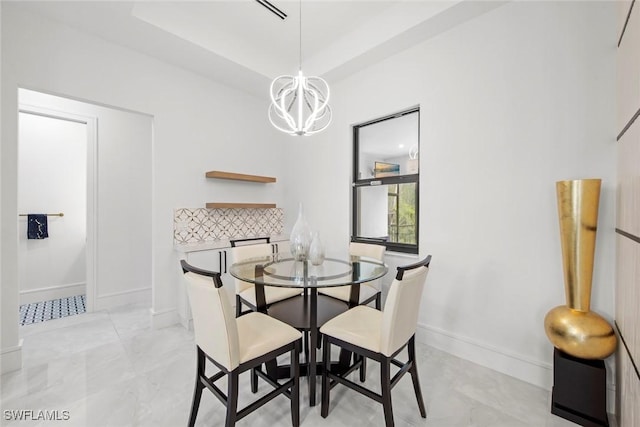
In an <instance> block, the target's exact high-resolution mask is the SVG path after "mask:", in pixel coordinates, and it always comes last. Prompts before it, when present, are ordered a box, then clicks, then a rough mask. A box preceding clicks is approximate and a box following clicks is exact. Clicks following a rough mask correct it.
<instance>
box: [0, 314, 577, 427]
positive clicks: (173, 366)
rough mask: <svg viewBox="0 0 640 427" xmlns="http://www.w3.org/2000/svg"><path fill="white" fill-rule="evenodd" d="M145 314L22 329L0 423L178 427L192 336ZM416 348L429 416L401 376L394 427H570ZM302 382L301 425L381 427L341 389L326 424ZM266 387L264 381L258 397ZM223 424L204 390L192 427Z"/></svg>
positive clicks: (529, 400)
mask: <svg viewBox="0 0 640 427" xmlns="http://www.w3.org/2000/svg"><path fill="white" fill-rule="evenodd" d="M148 313H149V311H148V308H145V307H142V306H128V307H124V308H120V309H117V310H111V311H108V312H107V311H104V312H97V313H88V314H81V315H77V316H72V317H67V318H63V319H56V320H51V321H48V322H44V323H39V324H34V325H27V326H22V327H21V333H22V337H23V338H24V343H23V345H24V347H23V355H24V368H23V369H22V370H21V371H18V372H13V373H9V374H5V375H3V376H2V377H1V382H0V384H1V385H0V388H1V394H0V397H1V404H0V406H1V409H2V413H3V415H2V421H1V425H3V426H36V425H38V426H40V425H61V426H83V427H91V426H154V427H158V426H185V425H186V422H187V417H188V412H189V407H190V403H191V397H192V387H193V380H194V372H195V371H194V370H195V353H194V343H193V333H192V332H189V331H187V330H185V329H184V328H182V327H181V326H175V327H170V328H166V329H161V330H151V329H150V327H149V314H148ZM417 351H418V363H419V364H418V369H419V371H420V377H421V383H422V392H423V395H424V398H425V405H426V407H427V417H428V418H427V419H426V420H424V419H422V418H420V414H419V412H418V408H417V405H416V402H415V398H414V394H413V389H412V385H411V380H410V378H409V376H406V377H404V378H403V379H402V381H401V382H400V383H399V384H398V385H397V386H396V388H395V389H394V391H393V395H392V396H393V405H394V415H395V423H396V425H397V426H437V427H449V426H456V427H458V426H459V427H466V426H474V427H480V426H487V427H489V426H490V427H500V426H504V427H518V426H533V427H556V426H557V427H560V426H575V424H573V423H571V422H568V421H566V420H564V419H562V418H558V417H556V416H554V415H551V414H550V413H549V401H550V397H549V392H548V391H547V390H543V389H540V388H537V387H535V386H532V385H530V384H527V383H525V382H522V381H519V380H517V379H514V378H512V377H509V376H506V375H503V374H500V373H497V372H494V371H492V370H490V369H487V368H484V367H481V366H478V365H475V364H473V363H471V362H468V361H466V360H463V359H459V358H457V357H454V356H451V355H449V354H447V353H444V352H441V351H438V350H435V349H433V348H430V347H428V346H426V345H422V344H419V345H418V347H417ZM376 365H377V364H376V363H375V362H370V363H369V365H368V367H369V369H368V376H367V378H368V380H367V383H368V385H369V386H372V385H374V386H375V385H376V382H377V381H376V378H377V377H376V375H378V372H379V371H378V369H377V366H376ZM243 381H244V383H243V384H241V388H240V390H241V394H240V406H241V407H243V406H244V405H245V404H246V402H247V401H248V400H249V399H251V398H253V395H252V394H251V393H250V391H249V380H248V377H247V375H246V374H245V375H244V378H243ZM222 385H223V386H224V382H223V383H222ZM301 385H302V387H301V389H302V393H301V402H302V406H301V425H302V426H308V427H314V426H318V427H320V426H345V427H346V426H348V427H351V426H356V425H363V426H383V425H384V418H383V414H382V407H381V406H380V405H378V404H377V403H376V402H373V401H371V400H369V399H367V398H365V397H363V396H361V395H359V394H357V393H355V392H353V391H351V390H348V389H346V388H344V387H340V386H337V387H336V388H334V390H333V391H332V395H331V409H330V412H329V417H328V418H326V419H323V418H322V417H321V416H320V406H316V407H313V408H310V407H309V406H308V389H307V383H306V381H305V380H302V382H301ZM223 389H224V388H223ZM268 389H269V387H268V386H266V385H265V384H263V383H261V385H260V389H259V393H266V392H267V391H268ZM319 391H320V388H319V387H318V393H319ZM288 405H289V401H288V400H287V399H286V398H284V397H277V398H276V399H275V400H273V401H272V402H270V404H267V405H266V406H263V407H262V408H260V409H259V410H258V411H256V412H254V413H253V414H250V415H249V416H247V417H246V418H245V419H243V420H241V421H240V422H239V423H238V425H239V426H252V427H253V426H268V427H278V426H283V427H287V426H290V425H291V421H290V413H289V409H288ZM17 409H31V410H34V411H37V410H49V411H52V410H58V411H60V412H61V411H69V412H68V414H69V420H68V421H49V422H42V421H21V422H18V421H12V420H7V419H5V418H6V417H5V411H6V410H17ZM223 422H224V410H223V406H222V405H221V404H220V403H219V402H218V401H217V399H215V398H214V397H213V396H212V395H211V394H210V393H207V391H206V390H205V392H204V395H203V399H202V405H201V408H200V412H199V414H198V419H197V423H196V425H198V426H221V425H223Z"/></svg>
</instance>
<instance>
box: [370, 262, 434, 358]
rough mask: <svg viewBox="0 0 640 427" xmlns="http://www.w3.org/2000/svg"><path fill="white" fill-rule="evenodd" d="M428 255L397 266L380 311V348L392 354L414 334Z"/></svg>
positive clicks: (384, 352)
mask: <svg viewBox="0 0 640 427" xmlns="http://www.w3.org/2000/svg"><path fill="white" fill-rule="evenodd" d="M430 262H431V255H429V256H428V257H426V258H425V259H423V260H422V261H420V262H418V263H415V264H412V265H408V266H405V267H398V272H397V274H396V277H395V279H394V280H393V282H392V283H391V288H390V289H389V295H388V296H387V301H386V304H385V306H384V310H383V313H382V331H381V336H380V339H381V342H380V351H381V353H382V354H384V355H385V356H391V355H392V354H393V353H394V352H395V351H396V350H398V349H399V348H400V347H402V346H403V345H404V344H405V343H406V342H407V341H408V340H409V338H411V337H412V336H413V334H415V333H416V326H417V324H418V311H419V310H420V301H421V298H422V290H423V289H424V283H425V281H426V279H427V273H428V272H429V263H430Z"/></svg>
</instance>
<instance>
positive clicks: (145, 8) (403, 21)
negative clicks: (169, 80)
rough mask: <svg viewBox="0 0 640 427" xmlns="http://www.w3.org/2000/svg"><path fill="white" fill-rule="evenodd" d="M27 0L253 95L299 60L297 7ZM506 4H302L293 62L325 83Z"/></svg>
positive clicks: (410, 0)
mask: <svg viewBox="0 0 640 427" xmlns="http://www.w3.org/2000/svg"><path fill="white" fill-rule="evenodd" d="M270 1H271V3H272V4H274V5H276V6H277V7H278V8H279V9H281V10H282V11H284V12H285V13H286V14H287V15H288V17H287V18H286V19H285V20H281V19H280V18H278V17H277V16H276V15H274V14H272V13H271V12H269V11H268V10H267V9H266V8H264V7H263V6H261V5H260V4H259V3H258V2H256V1H255V0H209V1H148V0H147V1H137V2H130V1H26V2H19V4H17V3H13V5H17V7H22V8H27V9H30V10H31V11H35V12H37V13H40V14H43V15H46V16H48V17H50V18H53V19H55V20H57V21H60V22H63V23H65V24H67V25H69V26H71V27H75V28H78V29H80V30H82V31H85V32H88V33H91V34H94V35H96V36H98V37H101V38H104V39H106V40H109V41H112V42H115V43H118V44H121V45H124V46H127V47H129V48H132V49H135V50H138V51H141V52H143V53H145V54H148V55H150V56H153V57H156V58H158V59H161V60H163V61H166V62H169V63H172V64H175V65H178V66H180V67H183V68H186V69H189V70H191V71H194V72H196V73H198V74H201V75H204V76H206V77H209V78H212V79H214V80H217V81H220V82H221V83H223V84H227V85H229V86H232V87H236V88H238V89H241V90H243V91H246V92H248V93H251V94H255V95H259V96H262V95H263V94H264V93H265V90H268V89H267V88H268V85H269V82H270V81H271V80H272V79H273V78H274V77H276V76H277V75H281V74H295V73H296V72H297V69H298V64H299V40H300V20H299V18H300V14H299V10H300V9H299V8H300V3H299V2H298V1H291V0H270ZM504 3H506V1H488V0H443V1H432V0H374V1H366V0H337V1H335V0H334V1H331V0H303V1H302V57H303V58H302V60H303V63H302V66H303V71H304V72H305V74H306V75H319V76H322V77H324V78H325V79H327V80H328V81H329V83H331V82H334V81H336V80H339V79H340V78H344V77H346V76H348V75H350V74H352V73H354V72H356V71H358V70H360V69H362V68H365V67H367V66H369V65H371V64H372V63H374V62H377V61H380V60H381V59H384V58H386V57H388V56H390V55H392V54H394V53H397V52H399V51H401V50H404V49H406V48H408V47H410V46H413V45H415V44H416V43H419V42H421V41H423V40H425V39H427V38H429V37H433V36H435V35H437V34H439V33H441V32H443V31H446V30H448V29H449V28H452V27H454V26H455V25H459V24H461V23H463V22H465V21H467V20H469V19H472V18H473V17H476V16H478V15H480V14H482V13H485V12H487V11H489V10H492V9H494V8H496V7H498V6H500V5H501V4H504Z"/></svg>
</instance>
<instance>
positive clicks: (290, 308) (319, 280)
mask: <svg viewBox="0 0 640 427" xmlns="http://www.w3.org/2000/svg"><path fill="white" fill-rule="evenodd" d="M387 271H388V267H387V266H386V265H385V264H384V263H383V262H381V261H379V260H377V259H374V258H368V257H363V256H344V257H336V258H331V257H327V258H325V259H324V260H323V261H322V262H321V263H318V264H317V265H316V264H314V263H312V262H311V261H309V260H296V259H294V258H292V257H291V256H290V255H289V256H283V254H278V253H275V254H272V255H270V256H264V257H258V258H250V259H246V260H242V261H240V262H236V263H234V264H232V265H231V267H230V270H229V272H230V273H231V275H232V276H233V277H235V278H237V279H240V280H243V281H245V282H249V283H253V284H254V285H255V292H256V307H257V309H258V311H260V312H263V313H266V314H268V315H269V316H271V317H274V318H276V319H278V320H281V321H283V322H285V323H287V324H289V325H291V326H293V327H294V328H296V329H298V330H302V331H308V334H309V336H308V341H307V345H305V354H308V360H307V361H306V363H303V364H301V367H300V374H301V375H303V376H307V377H308V380H309V405H310V406H315V404H316V376H317V375H320V374H321V373H322V371H321V369H323V368H322V364H321V363H319V362H318V360H317V354H316V346H317V345H318V344H319V328H320V327H321V326H322V325H323V324H324V323H326V322H327V321H329V320H330V319H332V318H333V317H335V316H337V315H339V314H341V313H343V312H345V311H346V310H348V309H349V308H352V307H355V306H356V305H357V304H358V301H359V294H360V284H362V283H366V282H370V281H373V280H376V279H379V278H381V277H382V276H384V275H385V274H386V273H387ZM345 285H351V290H350V296H349V301H348V302H345V301H342V300H339V299H335V298H332V297H329V296H327V295H322V294H318V289H321V288H329V287H335V286H345ZM265 286H276V287H285V288H300V290H301V293H300V295H298V296H294V297H292V298H287V299H285V300H282V301H278V302H275V303H272V304H269V305H267V304H266V301H265V292H264V287H265ZM307 346H308V347H307ZM307 348H308V349H309V350H308V353H307V350H306V349H307ZM350 359H351V353H350V352H346V351H344V352H342V353H341V354H340V358H339V361H338V362H336V364H337V365H339V368H338V369H347V368H348V367H349V362H350ZM267 372H268V373H269V375H273V376H274V377H275V378H284V377H287V376H288V375H289V372H290V371H289V370H288V368H287V367H285V366H280V367H278V366H277V365H273V364H272V365H271V366H269V365H268V366H267Z"/></svg>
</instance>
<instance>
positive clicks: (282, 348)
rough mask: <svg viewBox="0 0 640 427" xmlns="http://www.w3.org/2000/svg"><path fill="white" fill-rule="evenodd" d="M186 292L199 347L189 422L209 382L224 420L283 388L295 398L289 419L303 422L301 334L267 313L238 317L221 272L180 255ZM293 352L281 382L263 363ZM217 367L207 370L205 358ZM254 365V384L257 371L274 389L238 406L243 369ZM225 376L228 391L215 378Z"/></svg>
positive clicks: (229, 422)
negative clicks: (287, 376) (211, 372)
mask: <svg viewBox="0 0 640 427" xmlns="http://www.w3.org/2000/svg"><path fill="white" fill-rule="evenodd" d="M181 266H182V271H183V273H184V278H185V279H186V280H185V282H186V286H187V294H188V295H189V302H190V305H191V311H192V313H193V328H194V333H195V342H196V349H197V368H196V382H195V389H194V392H193V404H192V406H191V413H190V415H189V426H193V425H194V424H195V421H196V416H197V415H198V409H199V407H200V399H201V398H202V390H203V389H204V388H205V387H206V388H207V389H209V390H210V391H211V392H212V393H213V394H214V396H216V397H217V398H218V399H219V400H220V401H221V402H222V403H223V404H224V405H225V406H226V408H227V410H226V420H225V426H226V427H229V426H233V425H235V423H236V422H237V421H239V420H241V419H242V418H244V417H245V416H247V415H249V414H250V413H251V412H253V411H255V410H256V409H258V408H259V407H261V406H262V405H264V404H265V403H267V402H269V401H270V400H271V399H273V398H274V397H276V396H278V395H280V394H283V395H285V396H286V397H288V398H289V399H290V400H291V422H292V424H293V427H298V425H299V424H300V403H299V402H300V397H299V376H300V365H299V360H298V359H299V354H300V346H301V341H302V338H301V337H302V334H301V333H300V332H298V331H297V330H296V329H294V328H292V327H291V326H289V325H287V324H285V323H283V322H280V321H279V320H276V319H273V318H271V317H269V316H267V315H266V314H264V313H257V312H256V313H249V314H247V315H245V316H242V317H239V318H236V317H235V316H234V315H233V309H232V307H231V304H230V303H229V300H228V296H227V295H226V291H225V289H224V287H223V284H222V280H221V279H220V273H217V272H212V271H208V270H203V269H199V268H196V267H193V266H192V265H189V264H188V263H187V262H186V261H185V260H182V261H181ZM287 352H290V355H291V364H290V379H289V380H288V381H286V382H284V383H282V384H280V383H278V380H277V379H274V378H272V377H271V376H269V375H267V374H266V373H265V372H264V371H263V370H262V369H261V367H260V365H261V364H263V363H265V362H268V361H272V360H275V359H276V358H277V357H278V356H280V355H283V354H285V353H287ZM207 359H208V360H209V361H210V362H212V363H213V364H214V365H215V366H216V367H217V368H218V369H219V372H218V373H216V374H215V375H213V376H207V375H206V373H205V370H206V369H205V367H206V366H205V364H206V360H207ZM248 370H250V371H251V389H252V391H253V392H256V391H257V383H258V376H259V377H261V378H263V379H264V380H265V381H266V382H267V383H268V384H270V385H271V386H273V387H274V390H272V391H271V392H270V393H268V394H266V395H265V396H263V397H261V398H260V399H258V400H256V401H255V402H252V403H250V404H249V405H247V406H246V407H245V408H243V409H241V410H238V393H239V375H240V374H241V373H243V372H246V371H248ZM225 376H226V377H227V394H226V395H225V394H224V393H223V392H222V390H221V389H220V388H218V387H217V386H216V385H215V384H214V383H215V382H216V381H217V380H219V379H221V378H223V377H225Z"/></svg>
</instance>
